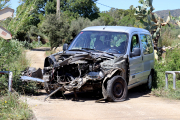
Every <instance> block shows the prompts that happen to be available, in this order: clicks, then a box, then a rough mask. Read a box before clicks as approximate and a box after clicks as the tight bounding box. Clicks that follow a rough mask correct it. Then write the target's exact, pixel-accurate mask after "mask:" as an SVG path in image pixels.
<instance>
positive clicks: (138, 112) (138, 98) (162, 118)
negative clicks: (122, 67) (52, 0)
mask: <svg viewBox="0 0 180 120" xmlns="http://www.w3.org/2000/svg"><path fill="white" fill-rule="evenodd" d="M44 55H45V51H42V50H34V51H29V52H27V56H28V58H31V65H32V66H34V67H43V61H44ZM45 96H46V93H45V91H41V92H40V93H39V95H38V96H32V97H25V99H26V100H27V103H28V104H29V106H30V107H31V108H32V110H33V112H34V114H35V116H36V118H37V120H120V119H123V120H124V119H125V120H126V119H127V120H132V119H134V120H136V119H138V120H146V119H150V120H174V119H175V120H176V119H177V120H179V119H180V101H175V100H168V99H163V98H157V97H154V96H152V95H151V94H150V93H148V92H143V91H142V90H141V89H140V88H139V89H138V88H136V89H132V90H129V93H128V97H127V100H126V101H124V102H113V103H112V102H105V101H102V102H101V103H95V101H96V100H98V99H100V98H101V96H100V95H98V94H97V95H94V94H92V93H78V97H79V99H80V101H79V102H74V101H72V100H71V98H73V97H74V95H73V94H72V93H65V98H64V97H56V98H54V99H49V98H48V99H47V101H46V102H44V98H45Z"/></svg>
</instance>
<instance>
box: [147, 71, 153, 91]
mask: <svg viewBox="0 0 180 120" xmlns="http://www.w3.org/2000/svg"><path fill="white" fill-rule="evenodd" d="M152 78H153V77H152V74H151V73H150V75H149V76H148V81H147V83H146V84H147V85H146V86H147V88H148V90H151V89H152V82H153V81H152Z"/></svg>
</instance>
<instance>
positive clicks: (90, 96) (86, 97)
mask: <svg viewBox="0 0 180 120" xmlns="http://www.w3.org/2000/svg"><path fill="white" fill-rule="evenodd" d="M150 92H151V91H149V90H147V89H146V88H145V87H144V86H143V85H142V86H139V87H136V88H133V89H130V90H129V91H128V95H127V99H126V101H127V100H131V99H135V98H138V97H150V95H149V94H150ZM40 95H45V93H44V92H40V93H39V94H38V95H37V96H40ZM46 95H47V94H46ZM77 96H78V101H77V102H85V101H98V100H100V99H102V98H103V96H102V93H101V92H77ZM74 98H75V96H74V93H73V92H65V93H64V95H62V93H58V94H55V95H53V96H52V97H50V99H63V100H74ZM98 102H100V103H107V102H108V101H106V100H100V101H98Z"/></svg>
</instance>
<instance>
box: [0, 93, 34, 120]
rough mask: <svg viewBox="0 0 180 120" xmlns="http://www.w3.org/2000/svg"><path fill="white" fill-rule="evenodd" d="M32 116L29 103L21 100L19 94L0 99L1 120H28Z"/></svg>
mask: <svg viewBox="0 0 180 120" xmlns="http://www.w3.org/2000/svg"><path fill="white" fill-rule="evenodd" d="M31 116H32V111H31V110H30V109H29V107H28V105H27V103H25V102H22V101H21V100H19V96H18V94H15V93H13V94H10V93H9V94H7V95H6V96H3V97H2V98H1V99H0V119H1V120H7V119H8V120H9V119H10V120H27V119H29V118H30V117H31Z"/></svg>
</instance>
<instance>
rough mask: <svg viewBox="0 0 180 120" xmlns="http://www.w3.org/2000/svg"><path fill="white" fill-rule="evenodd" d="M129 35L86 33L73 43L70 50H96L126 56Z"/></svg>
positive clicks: (120, 33)
mask: <svg viewBox="0 0 180 120" xmlns="http://www.w3.org/2000/svg"><path fill="white" fill-rule="evenodd" d="M127 42H128V34H127V33H122V32H105V31H84V32H80V33H79V35H78V36H77V37H76V38H75V39H74V41H73V42H72V43H71V45H70V47H69V49H68V50H82V49H89V50H96V51H103V52H108V53H115V54H125V51H126V46H127Z"/></svg>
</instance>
